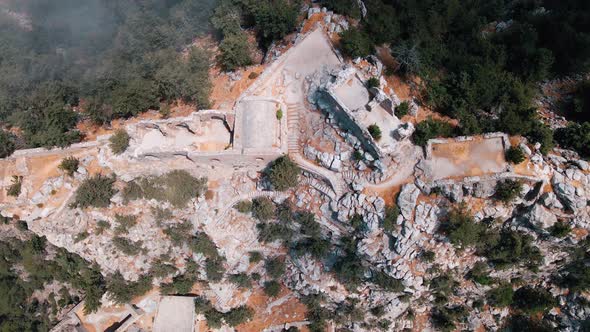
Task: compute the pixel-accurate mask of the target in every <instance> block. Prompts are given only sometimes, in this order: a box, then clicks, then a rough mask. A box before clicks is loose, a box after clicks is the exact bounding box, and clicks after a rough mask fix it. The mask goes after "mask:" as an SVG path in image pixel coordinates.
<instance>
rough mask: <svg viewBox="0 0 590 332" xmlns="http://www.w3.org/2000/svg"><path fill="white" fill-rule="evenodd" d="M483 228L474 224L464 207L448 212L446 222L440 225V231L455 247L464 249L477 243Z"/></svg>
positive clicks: (478, 224) (476, 223) (479, 224)
mask: <svg viewBox="0 0 590 332" xmlns="http://www.w3.org/2000/svg"><path fill="white" fill-rule="evenodd" d="M484 229H485V226H484V225H483V224H482V223H478V222H475V220H474V219H473V217H472V216H471V214H470V213H469V211H468V210H467V209H466V207H465V206H464V205H461V206H459V207H457V208H454V209H452V210H451V211H450V213H449V216H448V220H447V221H445V222H443V223H442V224H441V230H442V231H443V233H445V234H446V235H447V236H448V238H449V240H450V241H451V243H452V244H454V245H455V246H460V247H466V246H471V245H474V244H476V243H478V242H479V239H480V236H481V234H482V232H483V231H484Z"/></svg>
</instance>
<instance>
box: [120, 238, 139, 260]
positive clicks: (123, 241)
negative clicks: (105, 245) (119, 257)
mask: <svg viewBox="0 0 590 332" xmlns="http://www.w3.org/2000/svg"><path fill="white" fill-rule="evenodd" d="M142 244H143V242H142V241H131V240H129V239H127V238H124V237H120V236H116V237H114V238H113V245H114V246H115V248H117V249H118V250H119V251H121V252H122V253H124V254H125V255H128V256H135V255H138V254H139V253H141V252H142V251H143V247H142Z"/></svg>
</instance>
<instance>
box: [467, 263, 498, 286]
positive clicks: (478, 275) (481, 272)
mask: <svg viewBox="0 0 590 332" xmlns="http://www.w3.org/2000/svg"><path fill="white" fill-rule="evenodd" d="M467 277H468V278H469V279H471V280H473V281H475V282H477V283H478V284H480V285H490V284H491V283H492V282H493V279H492V278H491V277H490V270H489V269H488V265H487V264H486V263H484V262H477V263H475V265H474V266H473V268H472V269H471V271H469V273H468V274H467Z"/></svg>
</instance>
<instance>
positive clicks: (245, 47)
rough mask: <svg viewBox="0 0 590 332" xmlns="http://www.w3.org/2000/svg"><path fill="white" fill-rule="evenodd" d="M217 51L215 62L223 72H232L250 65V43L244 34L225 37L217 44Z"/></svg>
mask: <svg viewBox="0 0 590 332" xmlns="http://www.w3.org/2000/svg"><path fill="white" fill-rule="evenodd" d="M219 51H220V54H219V56H218V57H217V61H218V62H219V63H220V64H221V67H222V68H223V70H226V71H233V70H236V69H238V68H240V67H245V66H248V65H251V64H252V57H251V56H250V53H251V50H250V43H249V42H248V36H247V35H246V34H244V33H241V32H240V33H232V34H228V35H225V36H224V38H223V40H222V41H221V44H219Z"/></svg>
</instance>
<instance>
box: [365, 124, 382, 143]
mask: <svg viewBox="0 0 590 332" xmlns="http://www.w3.org/2000/svg"><path fill="white" fill-rule="evenodd" d="M367 130H368V131H369V134H371V137H373V138H374V139H375V140H376V141H378V140H380V139H381V128H379V126H378V125H377V124H375V123H374V124H372V125H370V126H369V127H367Z"/></svg>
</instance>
